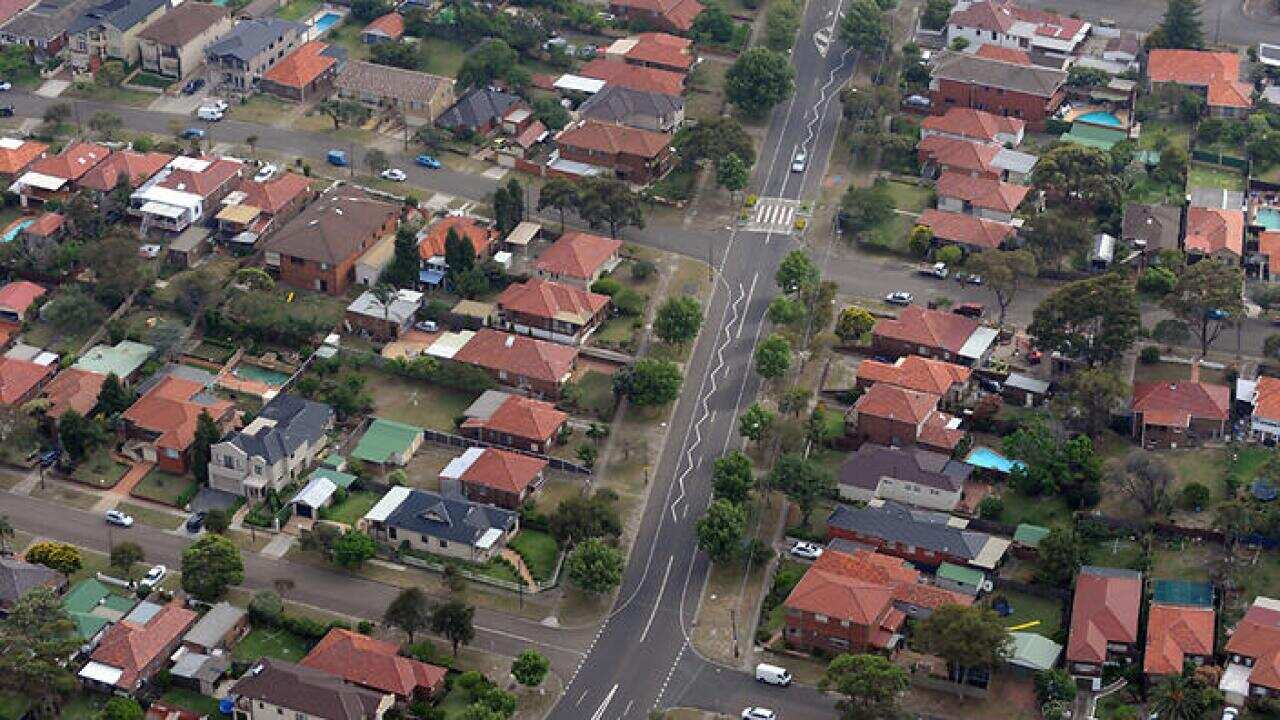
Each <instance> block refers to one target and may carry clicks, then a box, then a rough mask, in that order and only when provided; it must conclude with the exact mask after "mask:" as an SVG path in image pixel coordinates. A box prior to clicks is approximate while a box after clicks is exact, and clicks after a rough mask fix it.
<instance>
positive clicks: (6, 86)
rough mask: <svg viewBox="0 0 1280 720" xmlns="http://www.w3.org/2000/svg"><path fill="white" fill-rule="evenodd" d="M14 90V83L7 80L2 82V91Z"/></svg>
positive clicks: (0, 82)
mask: <svg viewBox="0 0 1280 720" xmlns="http://www.w3.org/2000/svg"><path fill="white" fill-rule="evenodd" d="M12 89H13V83H11V82H8V81H6V80H0V91H8V90H12Z"/></svg>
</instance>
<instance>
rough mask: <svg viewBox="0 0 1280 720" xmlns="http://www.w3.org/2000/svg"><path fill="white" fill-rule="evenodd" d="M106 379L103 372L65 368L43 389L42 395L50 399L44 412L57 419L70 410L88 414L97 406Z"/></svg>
mask: <svg viewBox="0 0 1280 720" xmlns="http://www.w3.org/2000/svg"><path fill="white" fill-rule="evenodd" d="M106 380H107V376H106V375H103V374H102V373H96V372H89V371H88V370H77V369H76V368H67V369H65V370H63V371H62V372H60V373H58V374H57V376H55V377H54V378H53V380H50V381H49V384H48V385H45V386H44V390H43V391H41V396H42V397H44V398H45V399H47V400H48V401H49V405H48V407H47V408H45V411H44V414H45V415H46V416H48V417H51V418H53V419H55V420H56V419H58V418H60V417H62V416H63V415H65V414H66V413H67V411H68V410H75V411H76V412H78V413H80V414H81V415H86V416H87V415H88V414H89V413H91V412H93V409H94V408H95V407H97V405H98V395H100V394H101V393H102V383H104V382H106Z"/></svg>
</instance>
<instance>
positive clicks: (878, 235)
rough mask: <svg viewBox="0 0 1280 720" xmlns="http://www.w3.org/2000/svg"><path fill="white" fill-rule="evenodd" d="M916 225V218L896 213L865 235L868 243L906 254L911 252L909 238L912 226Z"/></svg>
mask: <svg viewBox="0 0 1280 720" xmlns="http://www.w3.org/2000/svg"><path fill="white" fill-rule="evenodd" d="M914 226H915V219H914V218H911V217H908V216H906V215H899V214H897V213H894V215H893V217H891V218H889V219H888V220H887V221H885V222H883V223H881V224H879V225H877V226H876V227H874V228H872V229H871V230H870V231H869V232H868V233H867V234H866V235H865V236H864V238H865V242H866V244H867V245H870V246H872V247H877V248H880V249H882V250H887V251H889V252H893V253H900V254H906V253H907V252H909V250H908V248H907V239H908V237H909V236H910V234H911V228H912V227H914Z"/></svg>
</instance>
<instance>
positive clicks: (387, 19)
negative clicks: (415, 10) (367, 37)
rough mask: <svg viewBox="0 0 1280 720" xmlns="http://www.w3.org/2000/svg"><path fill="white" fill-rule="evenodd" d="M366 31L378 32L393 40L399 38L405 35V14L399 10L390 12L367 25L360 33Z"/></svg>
mask: <svg viewBox="0 0 1280 720" xmlns="http://www.w3.org/2000/svg"><path fill="white" fill-rule="evenodd" d="M364 33H377V34H379V35H383V36H385V37H388V38H391V39H392V40H399V39H400V38H401V37H403V36H404V16H403V15H401V14H400V13H398V12H389V13H387V14H386V15H383V16H382V17H380V18H377V19H376V20H374V21H373V22H371V23H369V24H368V25H365V26H364V29H363V30H361V31H360V34H362V35H363V34H364Z"/></svg>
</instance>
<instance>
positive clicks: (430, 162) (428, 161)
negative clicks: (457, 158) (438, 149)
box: [413, 155, 442, 170]
mask: <svg viewBox="0 0 1280 720" xmlns="http://www.w3.org/2000/svg"><path fill="white" fill-rule="evenodd" d="M413 161H414V162H415V163H417V164H418V165H419V166H421V167H424V168H430V169H432V170H439V169H440V168H441V167H442V166H441V165H440V161H439V160H437V159H435V158H434V157H432V156H430V155H419V156H418V157H416V158H414V160H413Z"/></svg>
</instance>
